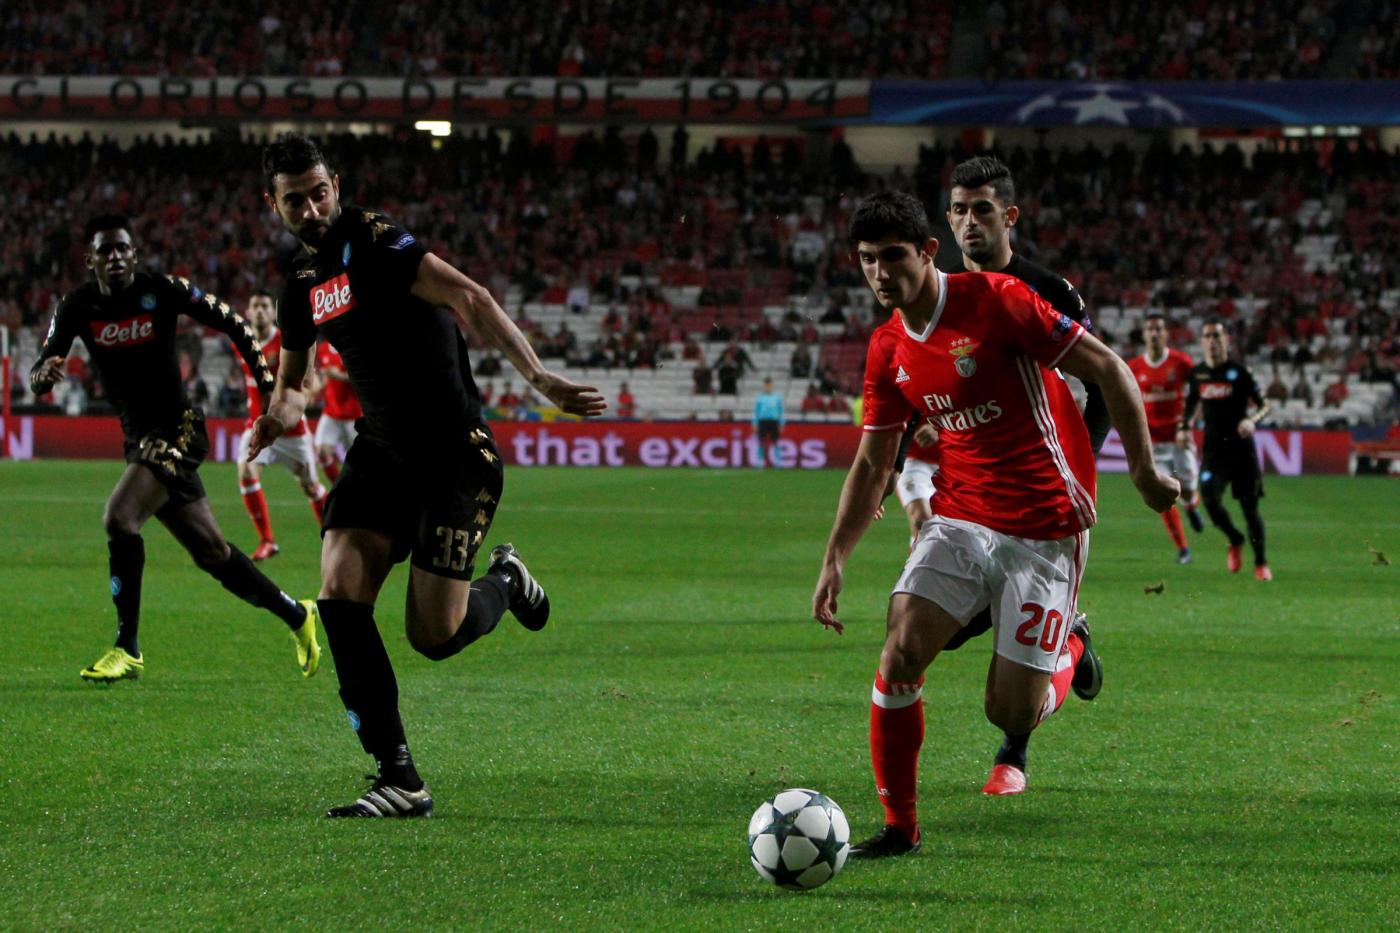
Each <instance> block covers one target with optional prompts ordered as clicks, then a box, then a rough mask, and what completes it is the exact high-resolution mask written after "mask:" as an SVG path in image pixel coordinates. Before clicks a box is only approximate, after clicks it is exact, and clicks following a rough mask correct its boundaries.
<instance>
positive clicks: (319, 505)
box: [311, 490, 326, 525]
mask: <svg viewBox="0 0 1400 933" xmlns="http://www.w3.org/2000/svg"><path fill="white" fill-rule="evenodd" d="M325 510H326V493H325V491H324V490H322V492H321V494H320V495H319V496H317V497H316V498H315V499H312V500H311V512H312V514H314V515H315V516H316V524H318V525H319V524H321V514H322V513H323V512H324V511H325Z"/></svg>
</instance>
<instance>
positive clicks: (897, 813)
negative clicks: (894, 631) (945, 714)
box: [870, 668, 1072, 840]
mask: <svg viewBox="0 0 1400 933" xmlns="http://www.w3.org/2000/svg"><path fill="white" fill-rule="evenodd" d="M1071 670H1072V668H1071ZM923 684H924V679H923V678H922V677H920V678H919V679H918V680H917V681H914V682H913V683H908V682H900V681H895V682H886V680H885V678H883V677H881V676H880V674H879V672H878V671H877V672H876V674H875V687H874V689H873V690H871V693H870V761H871V764H872V765H873V766H874V768H875V790H876V792H878V793H879V795H880V803H881V804H882V805H883V806H884V808H885V822H886V823H887V824H893V825H895V826H898V827H899V828H900V829H901V830H903V831H904V834H905V835H906V836H908V837H909V839H910V840H917V839H918V827H919V820H918V817H917V815H916V813H915V802H916V800H917V799H918V772H919V748H920V747H921V746H922V745H923V744H924V700H923V696H924V687H923Z"/></svg>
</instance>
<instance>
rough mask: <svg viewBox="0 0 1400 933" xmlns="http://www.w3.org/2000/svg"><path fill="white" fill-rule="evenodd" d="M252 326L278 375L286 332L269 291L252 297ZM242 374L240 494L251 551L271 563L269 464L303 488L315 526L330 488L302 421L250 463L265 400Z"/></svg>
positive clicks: (255, 557)
mask: <svg viewBox="0 0 1400 933" xmlns="http://www.w3.org/2000/svg"><path fill="white" fill-rule="evenodd" d="M247 318H248V323H249V324H251V325H252V328H253V334H254V336H256V337H257V340H258V345H259V346H260V347H261V348H262V352H263V356H264V357H266V359H267V360H268V365H269V366H270V367H271V368H272V371H273V373H274V374H276V372H277V363H278V359H279V355H280V353H281V351H282V334H281V332H280V331H278V329H277V324H276V321H277V302H276V300H275V299H273V297H272V293H271V292H267V291H262V290H259V291H256V292H254V293H253V296H252V297H251V298H249V299H248V314H247ZM243 375H244V378H245V379H246V380H247V384H248V422H247V424H245V425H244V427H243V434H242V436H240V437H239V439H238V491H239V492H240V493H242V494H243V507H244V508H245V509H247V510H248V517H249V518H251V519H252V520H253V528H254V529H255V530H256V531H257V533H258V546H257V549H256V550H254V551H253V560H267V559H268V558H269V557H272V556H273V555H275V554H276V553H277V552H278V551H279V550H281V548H279V547H278V546H277V539H276V538H274V537H273V534H272V518H271V517H270V516H269V515H268V511H267V497H266V496H264V495H263V491H262V470H263V467H265V466H267V465H268V464H270V463H281V464H283V465H284V466H286V468H287V469H288V470H291V471H292V475H293V476H295V477H296V478H297V483H299V484H300V485H301V491H302V492H304V493H306V498H307V499H308V500H310V502H311V511H312V512H314V513H315V514H316V524H317V525H320V524H321V505H322V503H323V502H324V501H325V498H326V489H325V487H324V486H322V485H321V481H320V480H319V479H317V478H316V453H315V451H313V450H312V449H311V429H310V427H309V426H308V425H307V423H306V419H305V418H302V419H301V422H300V423H299V424H297V426H296V427H294V428H292V429H291V430H290V431H287V432H285V433H284V434H283V435H282V436H281V437H279V438H277V440H276V442H275V443H273V444H272V445H271V446H270V447H268V448H267V449H265V450H263V451H262V452H261V453H259V454H258V455H257V456H256V457H254V458H253V459H252V460H251V461H250V460H249V459H248V442H249V440H250V439H251V438H252V436H253V422H255V421H257V420H258V416H259V415H261V414H262V399H261V398H260V397H259V395H258V393H257V386H256V383H254V382H253V377H252V374H251V373H250V372H249V371H248V364H247V363H244V364H243Z"/></svg>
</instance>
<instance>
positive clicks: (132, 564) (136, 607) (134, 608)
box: [81, 463, 170, 682]
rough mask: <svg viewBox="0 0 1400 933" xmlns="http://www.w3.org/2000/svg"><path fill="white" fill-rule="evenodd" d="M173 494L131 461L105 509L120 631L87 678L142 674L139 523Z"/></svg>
mask: <svg viewBox="0 0 1400 933" xmlns="http://www.w3.org/2000/svg"><path fill="white" fill-rule="evenodd" d="M169 498H170V494H169V493H168V492H167V491H166V489H165V486H164V485H162V484H161V482H160V480H159V479H158V478H157V477H156V475H155V474H154V473H152V472H151V471H150V470H148V469H147V468H146V467H144V466H141V465H140V464H135V463H132V464H128V465H127V467H126V470H125V471H124V472H123V473H122V475H121V478H120V479H118V480H117V484H116V486H114V487H113V488H112V494H111V495H110V496H109V497H108V498H107V505H106V507H105V508H104V509H103V511H102V527H103V528H104V529H105V531H106V532H107V568H108V573H109V578H110V581H111V591H112V603H113V605H114V606H115V607H116V610H117V637H116V640H115V642H114V643H113V645H112V648H111V649H110V650H109V651H107V652H106V653H105V654H103V656H102V657H101V658H99V659H98V660H97V661H96V662H94V663H93V664H92V665H91V666H89V667H86V668H84V669H83V670H82V672H81V673H82V677H83V679H84V680H91V681H98V682H108V681H114V680H122V679H125V678H135V677H139V676H140V675H141V670H142V668H143V667H144V666H145V660H144V659H143V658H142V657H141V645H140V641H139V638H138V635H139V629H140V625H141V578H142V575H143V572H144V570H145V567H146V544H145V541H144V540H143V539H142V537H141V529H142V527H144V526H145V524H146V522H147V521H149V520H150V517H151V516H152V515H154V514H155V513H156V511H157V510H158V509H160V507H161V506H163V505H164V504H165V503H166V501H167V500H168V499H169Z"/></svg>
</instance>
